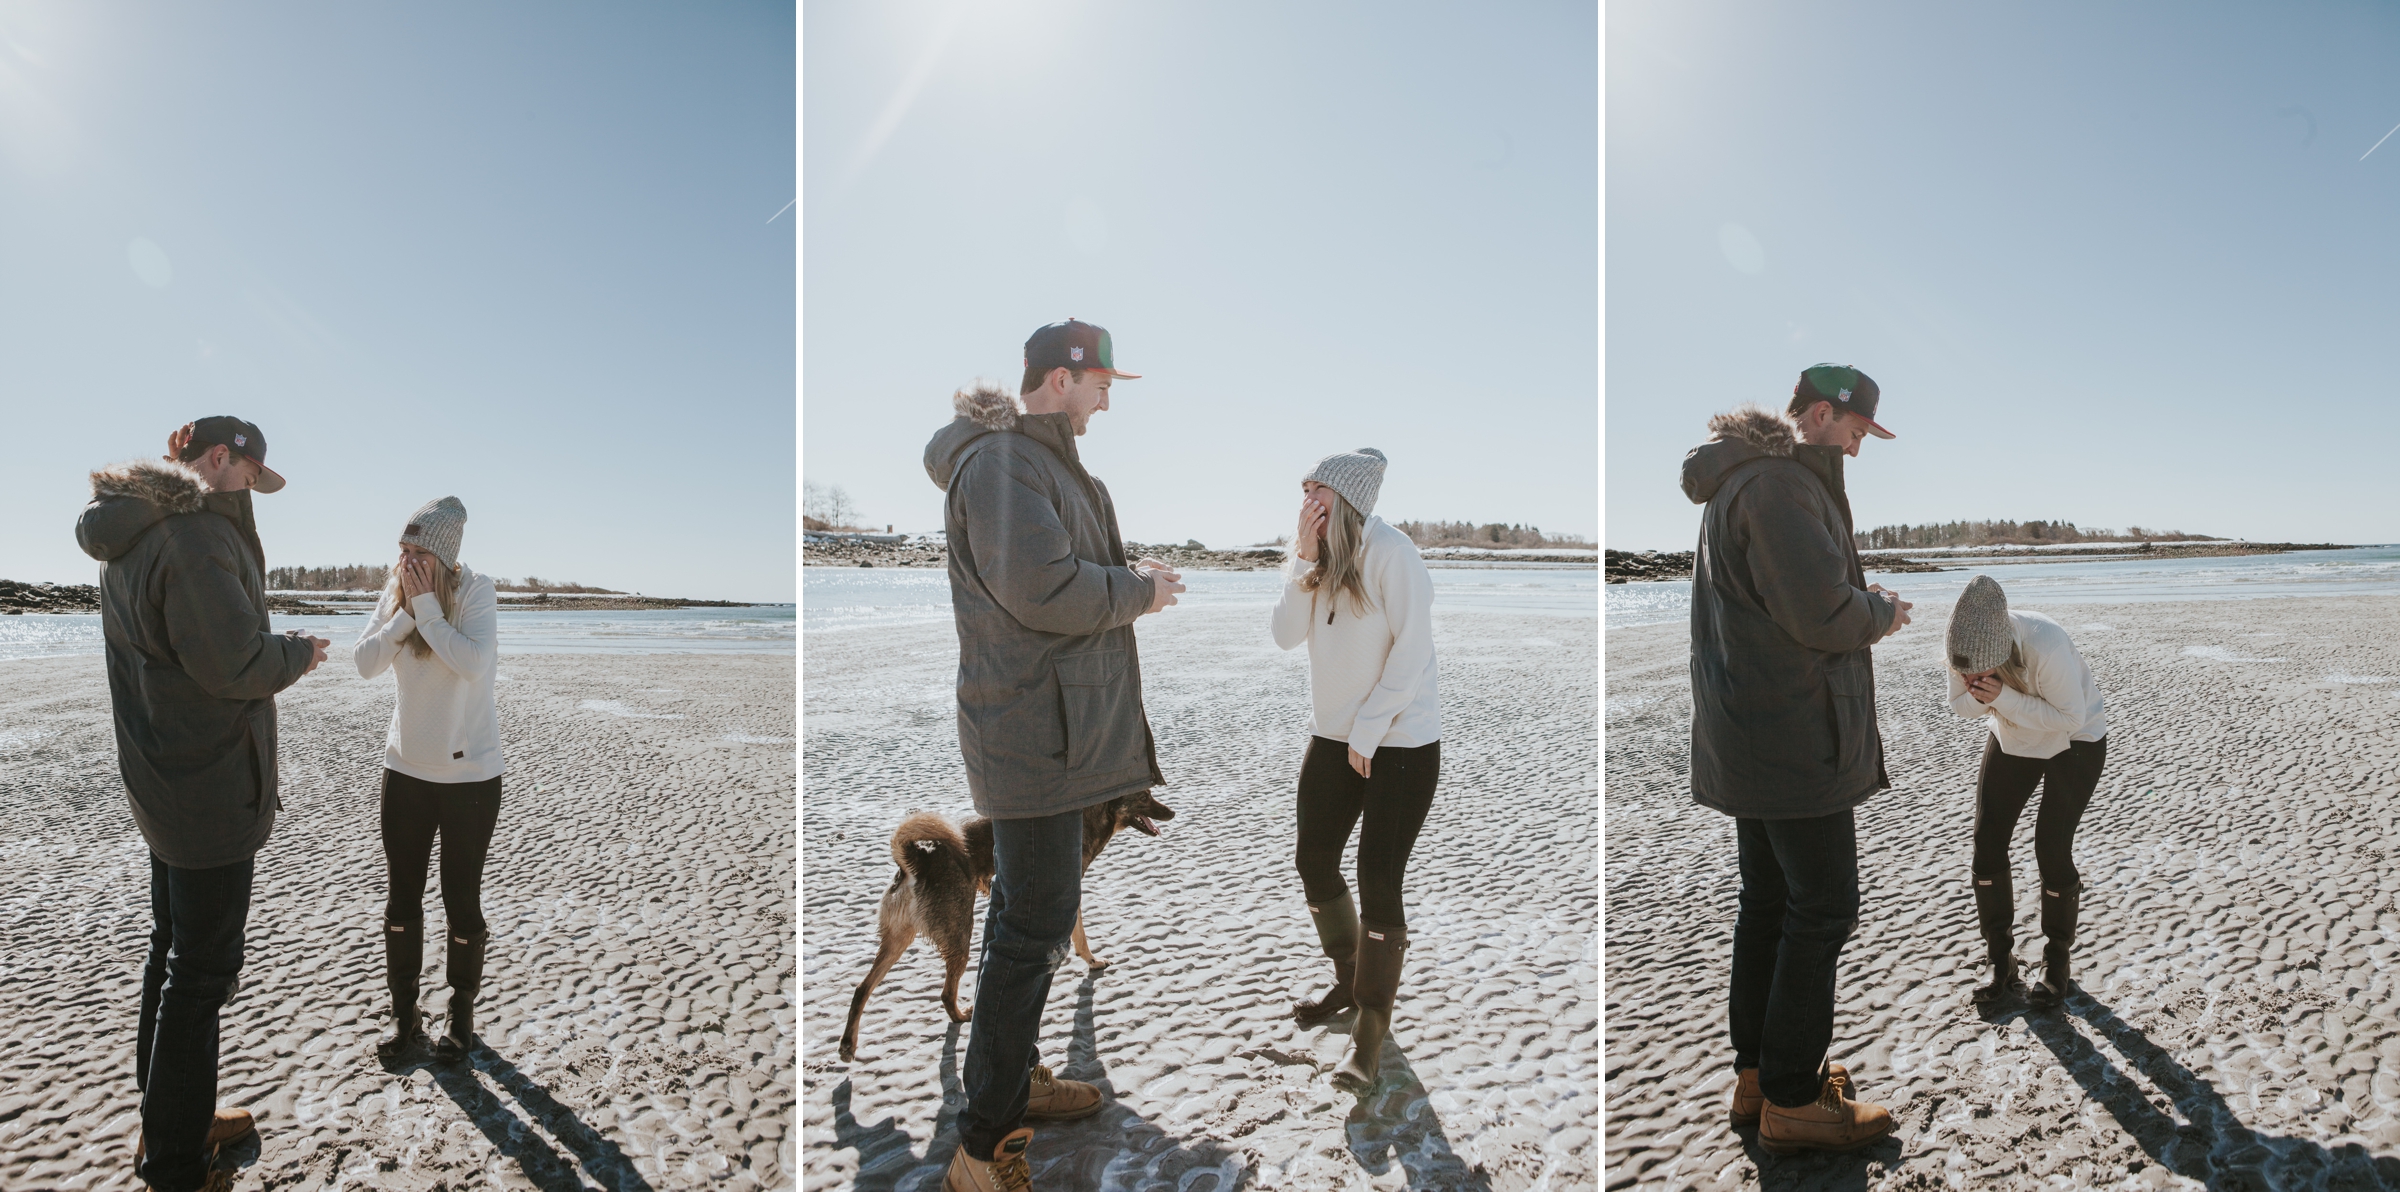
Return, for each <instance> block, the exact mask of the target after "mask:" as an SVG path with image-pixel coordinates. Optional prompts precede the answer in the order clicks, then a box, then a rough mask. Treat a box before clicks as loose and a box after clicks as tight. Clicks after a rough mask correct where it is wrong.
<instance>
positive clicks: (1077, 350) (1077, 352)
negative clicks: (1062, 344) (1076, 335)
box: [1067, 347, 1083, 360]
mask: <svg viewBox="0 0 2400 1192" xmlns="http://www.w3.org/2000/svg"><path fill="white" fill-rule="evenodd" d="M1067 359H1069V360H1081V359H1083V349H1082V348H1081V347H1073V348H1068V349H1067Z"/></svg>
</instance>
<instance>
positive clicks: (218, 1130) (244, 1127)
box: [133, 1109, 258, 1178]
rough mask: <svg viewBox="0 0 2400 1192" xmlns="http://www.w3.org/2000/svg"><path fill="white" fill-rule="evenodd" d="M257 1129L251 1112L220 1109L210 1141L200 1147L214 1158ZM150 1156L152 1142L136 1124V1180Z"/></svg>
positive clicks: (210, 1129) (134, 1144) (211, 1121)
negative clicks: (143, 1135) (225, 1148)
mask: <svg viewBox="0 0 2400 1192" xmlns="http://www.w3.org/2000/svg"><path fill="white" fill-rule="evenodd" d="M256 1129H258V1119H257V1118H255V1117H252V1116H251V1114H250V1111H249V1110H247V1109H220V1110H218V1111H217V1116H216V1117H214V1118H212V1119H210V1121H209V1123H208V1141H206V1142H203V1143H201V1144H200V1145H202V1146H204V1147H207V1148H208V1152H209V1154H210V1155H211V1156H212V1157H213V1156H214V1155H215V1154H216V1151H217V1148H218V1147H221V1146H225V1145H227V1144H229V1143H236V1142H240V1141H241V1140H242V1139H244V1138H247V1137H249V1135H250V1132H251V1131H253V1130H256ZM149 1154H150V1140H149V1139H147V1138H144V1137H142V1128H141V1126H140V1124H139V1123H136V1124H135V1126H134V1128H133V1170H134V1175H135V1177H136V1178H139V1177H140V1175H141V1170H142V1160H143V1159H145V1158H147V1157H148V1156H149Z"/></svg>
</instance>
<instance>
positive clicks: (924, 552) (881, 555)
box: [800, 538, 1283, 571]
mask: <svg viewBox="0 0 2400 1192" xmlns="http://www.w3.org/2000/svg"><path fill="white" fill-rule="evenodd" d="M1125 556H1126V557H1127V558H1129V559H1138V558H1142V557H1144V556H1148V557H1150V558H1153V559H1157V560H1158V561H1159V562H1161V563H1165V564H1166V565H1167V566H1169V567H1173V568H1176V569H1178V570H1181V569H1183V568H1187V567H1188V568H1191V569H1194V570H1198V571H1272V570H1274V569H1275V568H1277V567H1280V566H1282V565H1283V548H1281V547H1274V546H1262V547H1251V548H1246V549H1243V550H1210V549H1208V548H1207V547H1205V546H1202V545H1200V544H1199V543H1197V542H1186V543H1184V544H1183V545H1182V546H1168V545H1166V544H1164V543H1143V542H1128V543H1126V544H1125ZM800 562H801V565H802V566H805V567H947V566H949V565H950V551H949V548H947V547H945V546H943V545H942V544H940V543H938V542H923V541H920V542H863V541H858V540H855V539H844V540H834V541H824V540H819V539H814V538H811V539H807V540H805V541H803V542H802V543H801V548H800Z"/></svg>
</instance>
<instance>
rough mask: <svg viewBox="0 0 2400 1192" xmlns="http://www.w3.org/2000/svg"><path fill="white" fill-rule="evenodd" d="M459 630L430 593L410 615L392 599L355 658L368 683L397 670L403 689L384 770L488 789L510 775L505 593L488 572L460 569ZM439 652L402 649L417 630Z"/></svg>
mask: <svg viewBox="0 0 2400 1192" xmlns="http://www.w3.org/2000/svg"><path fill="white" fill-rule="evenodd" d="M457 602H458V623H457V624H455V625H453V624H451V623H450V622H449V621H448V620H446V619H445V618H444V617H443V616H442V602H441V601H440V600H439V599H437V598H436V597H435V596H434V595H433V593H431V592H427V593H425V594H424V595H422V596H419V597H417V598H416V599H414V600H411V601H409V602H408V606H407V607H405V608H403V607H401V606H400V605H399V603H398V601H397V598H396V597H393V596H386V597H385V598H384V600H383V602H382V603H381V604H379V605H377V606H376V608H375V615H374V617H372V618H370V619H369V621H368V623H367V628H366V632H364V633H361V634H360V635H359V637H358V648H357V651H356V653H355V655H354V657H355V658H356V659H357V661H358V673H359V675H360V676H361V677H364V678H369V679H372V678H374V677H375V676H377V675H380V674H382V673H383V672H384V670H385V668H387V667H388V668H390V669H391V671H392V672H393V674H394V675H395V676H397V678H398V682H399V684H400V699H399V702H398V703H397V704H396V705H394V706H393V708H392V727H391V729H390V731H389V732H387V733H385V734H384V739H383V764H384V765H386V766H389V767H390V768H392V769H394V770H398V771H399V772H401V773H403V774H406V775H408V776H409V777H411V778H421V779H424V780H425V781H427V782H482V781H484V780H486V779H490V778H498V777H499V776H500V775H501V773H502V772H503V771H504V770H506V769H507V764H506V762H505V761H504V760H503V759H502V757H501V755H500V708H499V705H498V703H497V702H496V701H495V700H494V698H493V694H492V687H493V680H494V678H495V676H496V675H497V674H498V673H499V662H500V634H499V626H500V594H499V592H498V591H497V590H496V589H494V588H493V587H492V581H491V580H490V579H489V578H487V577H485V576H484V575H482V574H481V573H479V572H477V571H475V570H473V569H471V568H468V567H465V566H461V567H460V568H459V575H458V595H457ZM412 629H413V630H415V631H417V632H419V633H421V634H423V635H424V636H425V644H426V645H428V646H431V647H433V653H432V654H431V655H430V656H428V657H424V658H419V657H417V653H416V651H414V650H411V649H409V648H408V647H406V646H403V645H402V644H401V643H402V642H404V641H406V640H408V634H409V631H410V630H412Z"/></svg>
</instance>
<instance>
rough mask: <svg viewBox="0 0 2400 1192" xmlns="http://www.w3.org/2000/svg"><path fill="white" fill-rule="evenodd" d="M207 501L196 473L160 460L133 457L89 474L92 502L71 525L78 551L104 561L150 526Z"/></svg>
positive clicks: (125, 548)
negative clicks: (78, 545)
mask: <svg viewBox="0 0 2400 1192" xmlns="http://www.w3.org/2000/svg"><path fill="white" fill-rule="evenodd" d="M207 504H208V486H207V485H205V484H203V483H202V482H201V480H200V473H198V472H195V471H193V470H192V469H191V468H189V467H187V466H185V465H183V464H179V463H175V462H173V461H171V460H164V459H135V460H127V461H126V462H124V463H121V464H110V465H108V466H107V467H105V468H100V469H97V470H95V471H94V472H93V473H92V503H91V504H89V505H86V506H84V510H83V516H82V517H81V518H79V519H77V521H76V523H75V540H76V541H77V542H79V543H81V544H82V545H83V553H85V554H87V555H90V556H91V557H93V558H95V559H98V560H100V561H101V562H104V563H105V562H107V561H108V560H110V559H114V558H118V557H120V556H122V555H123V554H124V553H125V552H126V551H128V550H131V549H132V548H133V544H134V543H135V542H136V541H137V540H139V539H140V538H141V536H142V535H143V534H145V533H148V532H149V530H150V527H152V526H155V525H157V524H158V523H160V522H162V521H165V520H166V519H168V518H170V517H173V516H175V515H176V514H178V513H198V512H200V511H201V510H202V509H204V508H206V507H207Z"/></svg>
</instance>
